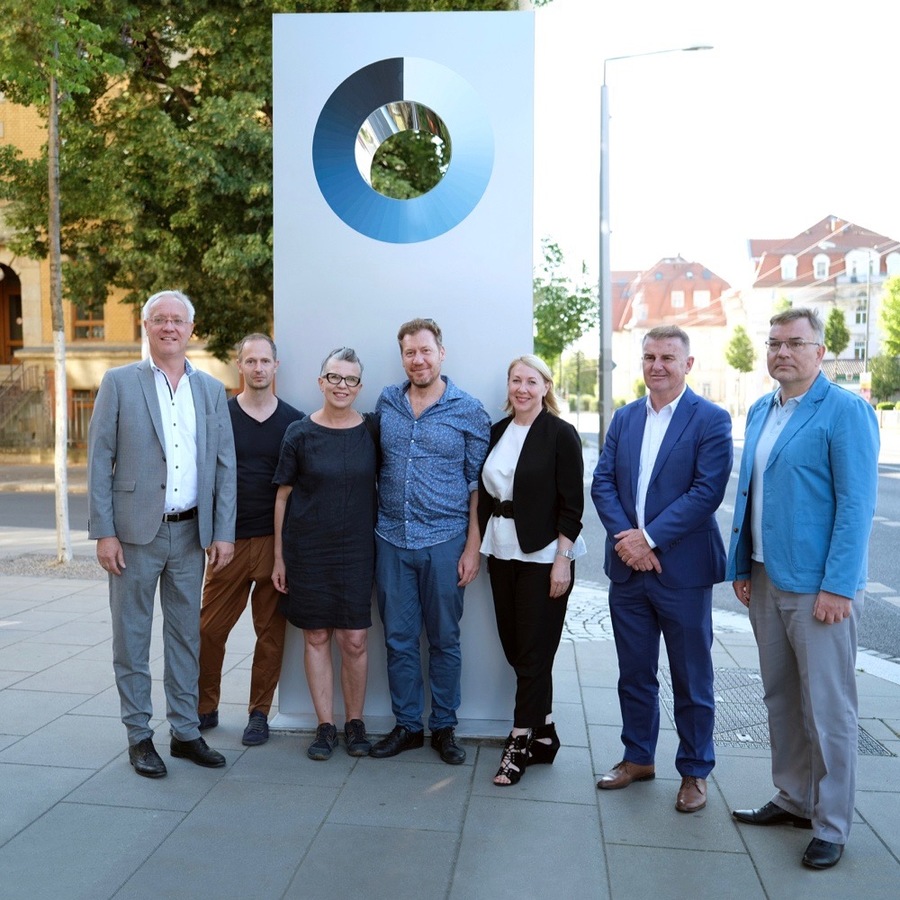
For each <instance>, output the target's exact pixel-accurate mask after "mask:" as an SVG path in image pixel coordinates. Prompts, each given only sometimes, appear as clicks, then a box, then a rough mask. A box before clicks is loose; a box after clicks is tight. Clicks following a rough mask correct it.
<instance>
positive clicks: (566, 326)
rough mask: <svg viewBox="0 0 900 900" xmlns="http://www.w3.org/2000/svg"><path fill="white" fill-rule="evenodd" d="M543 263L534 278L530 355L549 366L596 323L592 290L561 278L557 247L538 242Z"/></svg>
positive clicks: (567, 278) (545, 241) (561, 262)
mask: <svg viewBox="0 0 900 900" xmlns="http://www.w3.org/2000/svg"><path fill="white" fill-rule="evenodd" d="M541 247H542V249H543V253H544V260H543V263H542V264H541V266H540V267H539V268H538V271H537V274H536V275H535V277H534V352H535V353H537V354H538V356H540V357H542V358H543V359H544V360H545V361H546V362H547V363H549V364H552V363H553V362H554V361H555V360H556V359H557V357H559V355H560V354H561V353H562V352H563V350H565V348H566V347H568V346H569V344H571V343H572V342H573V341H577V340H578V338H580V337H581V336H582V335H583V334H584V333H585V332H586V331H587V330H588V329H589V328H590V327H591V325H593V324H594V322H595V321H596V319H597V300H596V297H595V296H594V288H593V286H591V285H588V284H587V283H586V281H585V280H584V279H585V277H586V272H587V267H586V266H585V265H584V264H583V263H582V266H581V273H582V283H581V284H578V285H575V284H573V283H572V280H571V279H570V278H569V276H568V275H564V274H562V269H563V264H564V262H565V260H564V257H563V252H562V250H560V248H559V246H558V245H557V244H555V243H553V242H552V241H550V240H548V239H546V238H545V239H544V240H543V241H541Z"/></svg>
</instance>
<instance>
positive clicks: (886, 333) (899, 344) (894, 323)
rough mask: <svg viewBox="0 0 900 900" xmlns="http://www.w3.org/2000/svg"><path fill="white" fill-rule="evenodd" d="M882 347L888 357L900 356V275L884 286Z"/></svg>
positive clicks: (882, 299) (890, 279)
mask: <svg viewBox="0 0 900 900" xmlns="http://www.w3.org/2000/svg"><path fill="white" fill-rule="evenodd" d="M880 317H881V345H882V349H883V351H884V354H885V355H886V356H900V275H895V276H894V277H893V278H889V279H888V280H887V281H886V282H885V284H884V294H883V295H882V298H881V316H880Z"/></svg>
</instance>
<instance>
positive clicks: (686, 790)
mask: <svg viewBox="0 0 900 900" xmlns="http://www.w3.org/2000/svg"><path fill="white" fill-rule="evenodd" d="M704 806H706V779H705V778H697V776H696V775H685V776H684V778H682V779H681V787H680V788H679V789H678V799H677V800H676V801H675V809H677V810H678V812H683V813H692V812H697V810H698V809H703V807H704Z"/></svg>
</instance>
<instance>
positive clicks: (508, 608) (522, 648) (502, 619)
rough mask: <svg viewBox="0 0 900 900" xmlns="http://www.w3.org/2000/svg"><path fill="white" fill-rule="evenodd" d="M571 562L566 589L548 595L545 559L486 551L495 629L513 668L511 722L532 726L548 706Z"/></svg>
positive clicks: (541, 721) (550, 705)
mask: <svg viewBox="0 0 900 900" xmlns="http://www.w3.org/2000/svg"><path fill="white" fill-rule="evenodd" d="M571 565H572V580H571V581H570V582H569V587H568V589H567V590H566V592H565V594H563V596H561V597H555V598H553V597H551V596H550V569H551V568H552V565H551V564H549V563H533V562H522V561H520V560H517V559H497V558H496V557H495V556H490V557H488V574H489V575H490V578H491V591H492V592H493V595H494V613H495V615H496V617H497V632H498V633H499V635H500V643H501V644H502V645H503V652H504V653H505V654H506V660H507V662H508V663H509V664H510V665H511V666H512V667H513V669H514V670H515V673H516V708H515V713H514V716H513V725H514V726H515V727H516V728H537V727H538V726H539V725H543V724H544V721H545V720H546V718H547V716H548V715H549V714H550V713H551V712H552V710H553V659H554V657H555V656H556V650H557V648H558V647H559V640H560V637H561V636H562V629H563V623H564V622H565V618H566V605H567V603H568V600H569V594H570V593H571V592H572V585H573V584H574V583H575V564H574V563H572V564H571Z"/></svg>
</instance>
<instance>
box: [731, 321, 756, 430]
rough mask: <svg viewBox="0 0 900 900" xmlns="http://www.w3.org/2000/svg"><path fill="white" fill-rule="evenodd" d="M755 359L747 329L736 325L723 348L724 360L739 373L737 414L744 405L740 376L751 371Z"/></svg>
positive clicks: (743, 390) (744, 389)
mask: <svg viewBox="0 0 900 900" xmlns="http://www.w3.org/2000/svg"><path fill="white" fill-rule="evenodd" d="M755 361H756V350H754V349H753V342H752V341H751V340H750V335H748V334H747V329H746V328H744V326H743V325H736V326H735V329H734V334H732V335H731V340H730V341H729V342H728V346H727V347H726V348H725V362H727V363H728V365H729V366H731V368H732V369H737V371H738V373H739V374H738V391H739V395H738V414H743V412H744V406H745V399H744V395H745V393H746V386H745V384H744V379H743V377H742V376H743V375H746V374H747V372H752V371H753V363H754V362H755Z"/></svg>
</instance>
